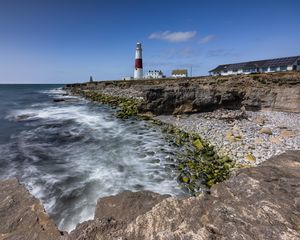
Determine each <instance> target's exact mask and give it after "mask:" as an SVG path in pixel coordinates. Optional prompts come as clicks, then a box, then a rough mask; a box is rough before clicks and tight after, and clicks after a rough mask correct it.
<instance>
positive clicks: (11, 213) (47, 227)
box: [0, 179, 63, 240]
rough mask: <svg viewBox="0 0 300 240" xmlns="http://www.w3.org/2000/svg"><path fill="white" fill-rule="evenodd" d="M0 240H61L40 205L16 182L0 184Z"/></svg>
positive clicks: (60, 234)
mask: <svg viewBox="0 0 300 240" xmlns="http://www.w3.org/2000/svg"><path fill="white" fill-rule="evenodd" d="M0 222H1V224H0V239H1V240H6V239H7V240H8V239H30V240H52V239H53V240H57V239H63V236H62V235H63V233H61V232H60V231H59V230H58V229H57V227H56V225H55V224H54V223H53V222H52V220H51V219H50V218H49V217H48V215H47V214H46V212H45V210H44V208H43V206H42V204H41V203H40V202H39V200H37V199H36V198H34V197H33V196H31V195H30V193H29V192H28V191H27V190H26V188H25V187H24V186H22V185H21V184H20V183H19V182H18V181H17V179H10V180H5V181H2V182H1V183H0Z"/></svg>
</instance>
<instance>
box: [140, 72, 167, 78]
mask: <svg viewBox="0 0 300 240" xmlns="http://www.w3.org/2000/svg"><path fill="white" fill-rule="evenodd" d="M165 77H166V76H165V75H164V74H163V72H162V71H161V70H150V71H148V72H147V73H146V74H145V76H144V78H146V79H152V78H165Z"/></svg>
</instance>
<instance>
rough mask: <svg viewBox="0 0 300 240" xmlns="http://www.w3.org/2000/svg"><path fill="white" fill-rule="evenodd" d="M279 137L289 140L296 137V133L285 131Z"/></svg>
mask: <svg viewBox="0 0 300 240" xmlns="http://www.w3.org/2000/svg"><path fill="white" fill-rule="evenodd" d="M279 136H280V137H283V138H289V137H293V136H296V133H295V132H294V131H292V130H283V131H282V132H281V133H280V135H279Z"/></svg>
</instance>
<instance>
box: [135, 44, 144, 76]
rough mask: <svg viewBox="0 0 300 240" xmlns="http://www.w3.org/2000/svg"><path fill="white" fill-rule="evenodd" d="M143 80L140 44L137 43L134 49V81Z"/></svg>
mask: <svg viewBox="0 0 300 240" xmlns="http://www.w3.org/2000/svg"><path fill="white" fill-rule="evenodd" d="M142 78H143V60H142V44H141V43H139V42H138V43H137V44H136V49H135V67H134V79H142Z"/></svg>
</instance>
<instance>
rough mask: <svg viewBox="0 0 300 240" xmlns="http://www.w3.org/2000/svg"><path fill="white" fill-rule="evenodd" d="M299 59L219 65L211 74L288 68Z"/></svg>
mask: <svg viewBox="0 0 300 240" xmlns="http://www.w3.org/2000/svg"><path fill="white" fill-rule="evenodd" d="M299 58H300V56H294V57H284V58H274V59H266V60H260V61H251V62H241V63H232V64H223V65H219V66H218V67H216V68H214V69H212V70H210V71H209V72H221V71H224V70H227V71H231V70H238V69H245V68H263V67H280V66H287V65H292V64H293V63H295V62H296V61H297V59H299Z"/></svg>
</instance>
